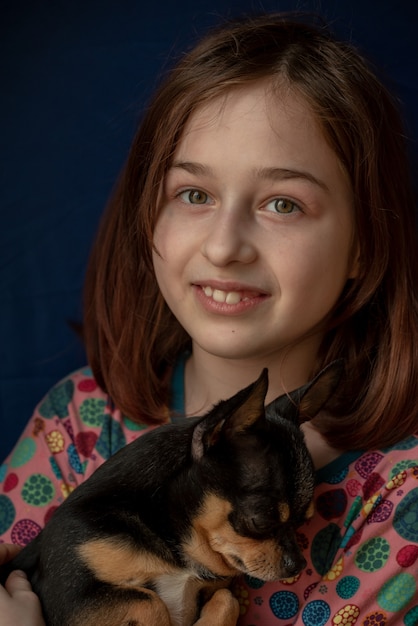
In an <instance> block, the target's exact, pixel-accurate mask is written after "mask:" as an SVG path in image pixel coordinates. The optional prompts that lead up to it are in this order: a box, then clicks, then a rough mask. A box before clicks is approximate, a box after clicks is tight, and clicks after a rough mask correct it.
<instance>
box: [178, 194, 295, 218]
mask: <svg viewBox="0 0 418 626" xmlns="http://www.w3.org/2000/svg"><path fill="white" fill-rule="evenodd" d="M176 197H177V198H180V200H181V201H182V202H184V203H185V204H197V205H204V204H212V203H213V199H212V197H211V196H210V195H209V194H208V193H206V191H202V189H198V188H189V189H183V190H182V191H179V192H178V193H177V194H176ZM265 210H266V211H269V212H271V213H277V214H279V215H290V214H292V213H298V212H301V211H302V209H301V207H300V206H299V205H298V204H297V203H296V202H294V201H293V200H290V199H289V198H284V197H277V198H273V199H272V200H270V201H269V202H267V203H266V204H265Z"/></svg>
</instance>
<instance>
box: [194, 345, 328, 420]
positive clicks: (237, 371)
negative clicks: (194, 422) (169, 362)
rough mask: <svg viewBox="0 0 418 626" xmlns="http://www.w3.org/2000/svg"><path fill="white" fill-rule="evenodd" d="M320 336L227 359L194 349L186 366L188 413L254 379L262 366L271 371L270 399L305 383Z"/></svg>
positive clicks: (204, 408) (201, 410)
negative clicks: (268, 351)
mask: <svg viewBox="0 0 418 626" xmlns="http://www.w3.org/2000/svg"><path fill="white" fill-rule="evenodd" d="M317 349H318V339H317V338H311V339H310V340H309V341H305V342H304V343H303V344H302V343H300V344H298V345H296V346H294V347H292V349H288V350H286V351H283V352H282V353H280V354H277V353H274V354H272V355H265V354H264V355H262V356H261V357H252V358H242V359H226V358H221V357H218V356H214V355H211V354H209V353H207V352H204V351H202V350H200V349H199V347H198V346H195V347H194V348H193V352H192V355H191V356H190V358H189V359H188V361H187V363H186V368H185V381H184V403H185V412H186V415H190V416H191V415H201V414H202V413H204V412H205V411H208V410H209V409H210V408H211V407H212V406H213V405H214V404H216V403H217V402H219V401H220V400H225V399H227V398H229V397H231V396H232V395H234V394H235V393H236V392H237V391H239V390H240V389H242V388H244V387H245V386H246V385H249V384H250V383H252V382H254V381H255V380H256V379H257V378H258V377H259V375H260V373H261V371H262V369H263V368H264V367H267V368H268V370H269V390H268V393H267V397H266V402H267V403H268V402H271V401H272V400H274V399H275V398H277V396H279V395H281V394H283V393H286V392H289V391H292V390H293V389H296V388H297V387H299V386H301V385H303V384H305V383H306V382H307V381H308V380H309V378H310V375H311V372H312V368H313V364H314V359H315V355H316V352H317Z"/></svg>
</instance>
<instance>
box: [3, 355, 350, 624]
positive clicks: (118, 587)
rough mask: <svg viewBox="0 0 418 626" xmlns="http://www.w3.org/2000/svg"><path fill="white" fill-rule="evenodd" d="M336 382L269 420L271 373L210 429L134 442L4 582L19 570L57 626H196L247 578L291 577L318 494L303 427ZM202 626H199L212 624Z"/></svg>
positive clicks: (330, 373)
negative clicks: (223, 591) (216, 597)
mask: <svg viewBox="0 0 418 626" xmlns="http://www.w3.org/2000/svg"><path fill="white" fill-rule="evenodd" d="M340 375H341V362H340V361H336V362H333V363H331V364H330V365H328V366H327V367H326V368H325V369H324V370H322V371H321V372H320V373H319V374H318V375H317V376H316V378H314V380H313V381H311V382H310V383H308V384H307V385H304V386H303V387H300V388H299V389H297V390H295V391H293V392H291V393H289V394H285V395H282V396H280V397H279V398H277V399H276V400H275V401H274V402H272V403H271V404H269V405H268V406H267V407H266V408H265V407H264V400H265V396H266V393H267V387H268V374H267V370H263V372H262V374H261V375H260V377H259V379H258V380H257V381H256V382H255V383H253V384H251V385H250V386H248V387H246V388H245V389H243V390H241V391H239V392H238V393H237V394H236V395H235V396H233V397H232V398H230V399H229V400H226V401H221V402H220V403H219V404H218V405H216V406H215V407H214V408H213V409H212V410H211V411H210V412H209V413H208V414H207V415H205V416H203V417H198V418H187V419H185V420H184V421H182V422H180V423H176V424H166V425H163V426H161V427H159V428H156V429H154V430H152V431H149V432H148V433H146V434H144V435H143V436H141V437H139V438H138V439H137V440H136V441H134V442H133V443H131V444H129V445H127V446H126V447H125V448H123V449H122V450H120V451H119V452H118V453H116V454H115V455H114V456H112V457H111V458H110V459H109V460H108V461H106V462H105V463H104V464H103V465H102V466H101V467H99V468H98V469H97V470H96V472H95V473H94V474H93V475H92V476H91V477H90V478H89V479H88V480H86V482H84V483H83V484H81V485H80V486H79V487H77V489H75V490H74V491H73V492H72V493H71V495H70V496H69V497H68V498H67V499H66V500H65V501H64V503H63V504H62V505H61V506H60V507H59V508H58V509H57V510H56V512H55V513H54V515H53V516H52V517H51V519H50V521H49V522H48V523H47V525H46V526H45V528H44V529H43V530H42V531H41V532H40V534H39V535H38V536H37V537H36V538H35V539H34V540H33V541H32V542H31V543H30V544H28V545H27V546H26V547H25V548H23V549H22V551H21V552H20V553H19V554H18V555H17V557H15V558H14V559H13V560H12V561H11V562H9V563H7V564H6V565H5V566H2V568H0V579H1V580H2V581H3V582H4V580H5V579H6V577H7V575H8V573H9V572H10V571H11V570H13V569H20V570H24V571H25V572H26V573H27V575H28V578H29V580H30V581H31V584H32V587H33V589H34V591H35V592H36V593H37V594H38V596H39V597H40V600H41V603H42V608H43V613H44V618H45V621H46V623H47V625H48V626H93V625H97V624H101V626H191V625H192V624H194V623H195V621H196V620H197V619H198V616H199V613H200V608H201V606H202V605H203V604H204V603H205V602H206V601H207V600H208V599H209V598H211V596H212V594H214V592H215V591H216V590H217V589H219V588H224V587H227V586H228V585H229V584H230V582H231V579H232V577H234V576H236V575H238V574H242V573H244V574H247V575H249V576H251V577H255V578H258V579H260V580H262V581H272V580H276V579H283V578H289V577H293V576H296V575H297V574H298V573H299V572H300V571H301V570H302V569H303V568H304V567H305V565H306V561H305V559H304V557H303V555H302V553H301V549H300V546H299V545H298V536H297V532H296V531H297V528H298V527H299V526H300V525H301V524H303V523H304V522H305V521H306V520H308V519H309V518H310V517H312V515H313V513H314V506H313V491H314V484H315V475H314V468H313V463H312V459H311V457H310V455H309V452H308V450H307V447H306V445H305V442H304V437H303V433H302V431H301V429H300V427H299V426H300V423H301V422H303V421H306V420H308V419H311V418H312V417H314V416H315V415H316V414H317V413H318V411H319V410H320V409H321V408H322V407H323V405H324V404H325V402H326V401H327V400H328V398H329V397H330V395H331V394H332V393H333V391H334V390H335V388H336V386H337V384H338V381H339V378H340ZM215 605H216V603H215ZM208 606H209V605H208ZM205 615H207V617H206V618H205V619H201V620H199V622H198V623H199V624H202V626H205V625H206V626H213V624H215V623H217V618H216V616H215V615H213V616H212V617H211V615H210V611H208V612H205ZM234 623H235V621H234Z"/></svg>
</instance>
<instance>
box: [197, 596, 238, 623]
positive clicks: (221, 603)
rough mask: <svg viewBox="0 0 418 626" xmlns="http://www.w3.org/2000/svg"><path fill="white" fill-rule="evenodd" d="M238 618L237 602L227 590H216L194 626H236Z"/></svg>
mask: <svg viewBox="0 0 418 626" xmlns="http://www.w3.org/2000/svg"><path fill="white" fill-rule="evenodd" d="M238 617H239V604H238V600H237V599H236V598H234V596H233V595H232V593H231V592H230V591H229V589H218V591H216V592H215V593H214V594H213V596H212V597H211V599H210V600H209V601H208V602H206V604H205V606H204V607H203V609H202V612H201V614H200V618H199V619H198V620H197V622H196V623H195V624H194V626H213V625H214V624H216V625H217V626H236V624H237V621H238Z"/></svg>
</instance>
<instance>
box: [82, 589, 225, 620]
mask: <svg viewBox="0 0 418 626" xmlns="http://www.w3.org/2000/svg"><path fill="white" fill-rule="evenodd" d="M135 591H138V592H139V593H140V594H141V595H142V592H143V594H144V599H139V600H137V599H131V600H128V601H126V602H118V600H117V598H115V601H114V602H109V598H107V600H108V601H107V602H105V603H104V604H103V605H102V606H101V607H100V608H96V609H93V610H88V611H87V612H85V613H82V614H81V615H75V616H74V617H73V620H72V621H71V625H70V626H97V624H100V626H172V623H171V620H170V615H169V613H168V609H167V607H166V605H165V604H164V602H163V601H162V600H161V598H159V597H158V595H157V594H156V593H154V592H153V591H150V590H149V589H139V588H137V589H136V590H135ZM208 624H209V623H208ZM212 626H213V625H212ZM227 626H229V624H227Z"/></svg>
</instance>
